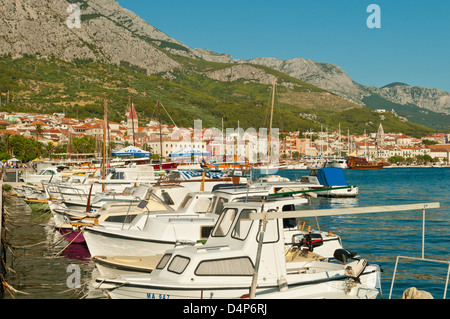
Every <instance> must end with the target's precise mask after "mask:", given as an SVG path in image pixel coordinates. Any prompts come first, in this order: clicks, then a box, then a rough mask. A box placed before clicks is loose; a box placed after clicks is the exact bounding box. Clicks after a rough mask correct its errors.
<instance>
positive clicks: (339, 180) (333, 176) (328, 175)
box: [317, 167, 348, 186]
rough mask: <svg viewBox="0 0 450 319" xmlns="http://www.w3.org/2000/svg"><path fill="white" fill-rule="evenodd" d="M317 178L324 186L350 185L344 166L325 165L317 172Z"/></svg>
mask: <svg viewBox="0 0 450 319" xmlns="http://www.w3.org/2000/svg"><path fill="white" fill-rule="evenodd" d="M317 179H318V180H319V182H320V184H322V185H324V186H348V183H347V180H346V179H345V176H344V170H343V169H342V168H333V167H324V168H322V169H320V170H319V171H318V172H317Z"/></svg>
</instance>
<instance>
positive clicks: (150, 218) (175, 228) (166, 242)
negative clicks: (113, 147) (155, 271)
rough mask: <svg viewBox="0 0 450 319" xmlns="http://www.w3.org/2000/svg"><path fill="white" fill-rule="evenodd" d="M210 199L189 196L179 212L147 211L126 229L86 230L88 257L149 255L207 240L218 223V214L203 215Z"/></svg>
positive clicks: (208, 195)
mask: <svg viewBox="0 0 450 319" xmlns="http://www.w3.org/2000/svg"><path fill="white" fill-rule="evenodd" d="M211 198H212V194H211V193H210V192H200V193H195V194H192V195H188V196H187V199H186V201H185V202H184V203H182V204H181V205H180V207H179V208H178V210H176V211H154V210H153V211H150V210H148V211H147V213H145V214H140V215H138V216H136V217H135V218H134V219H133V221H132V222H131V223H130V224H129V225H127V226H126V227H120V228H118V227H110V226H109V225H107V224H100V225H98V226H96V227H88V228H86V229H85V230H84V238H85V239H86V244H87V246H88V249H89V252H90V254H91V256H104V255H113V256H130V255H131V256H149V255H155V254H160V253H163V252H164V251H165V250H167V249H169V248H172V247H174V246H175V245H176V244H177V243H180V242H197V241H198V240H206V238H208V235H209V231H211V229H212V227H213V226H214V224H215V222H216V220H217V215H215V214H207V213H205V212H206V210H207V208H208V206H209V204H210V201H211Z"/></svg>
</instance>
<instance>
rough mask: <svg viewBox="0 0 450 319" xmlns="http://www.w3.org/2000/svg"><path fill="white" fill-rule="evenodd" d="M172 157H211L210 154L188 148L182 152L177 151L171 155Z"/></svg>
mask: <svg viewBox="0 0 450 319" xmlns="http://www.w3.org/2000/svg"><path fill="white" fill-rule="evenodd" d="M169 156H170V157H179V156H211V153H210V152H205V151H202V150H199V149H196V148H192V147H186V148H183V149H182V150H179V151H176V152H174V153H172V154H169Z"/></svg>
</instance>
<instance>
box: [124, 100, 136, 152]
mask: <svg viewBox="0 0 450 319" xmlns="http://www.w3.org/2000/svg"><path fill="white" fill-rule="evenodd" d="M137 131H138V117H137V114H136V110H135V109H134V104H133V103H131V108H130V113H128V119H127V134H128V135H129V136H130V135H131V136H133V145H134V135H135V133H136V132H137Z"/></svg>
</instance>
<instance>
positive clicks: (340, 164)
mask: <svg viewBox="0 0 450 319" xmlns="http://www.w3.org/2000/svg"><path fill="white" fill-rule="evenodd" d="M324 167H332V168H342V169H346V168H348V165H347V160H346V159H345V158H343V157H337V158H328V159H327V160H326V162H325V165H324Z"/></svg>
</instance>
